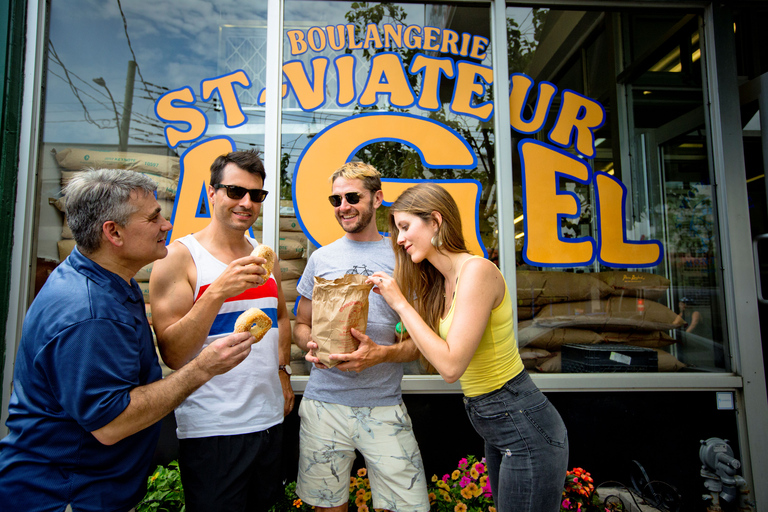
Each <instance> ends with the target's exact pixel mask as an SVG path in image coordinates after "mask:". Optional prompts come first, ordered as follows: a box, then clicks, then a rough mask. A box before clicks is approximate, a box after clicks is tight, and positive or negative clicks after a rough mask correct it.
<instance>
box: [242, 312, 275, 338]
mask: <svg viewBox="0 0 768 512" xmlns="http://www.w3.org/2000/svg"><path fill="white" fill-rule="evenodd" d="M271 328H272V320H271V319H270V318H269V317H268V316H267V314H266V313H264V312H263V311H262V310H260V309H259V308H251V309H248V310H246V311H244V312H243V313H242V314H241V315H240V316H239V317H237V321H236V322H235V332H248V331H250V333H251V334H252V335H253V337H254V338H256V341H255V342H254V343H256V342H259V341H261V338H263V337H264V335H265V334H267V332H268V331H269V330H270V329H271Z"/></svg>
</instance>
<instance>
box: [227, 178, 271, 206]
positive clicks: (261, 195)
mask: <svg viewBox="0 0 768 512" xmlns="http://www.w3.org/2000/svg"><path fill="white" fill-rule="evenodd" d="M213 188H215V189H219V188H225V189H227V197H228V198H230V199H242V198H243V197H244V196H245V193H246V192H248V194H250V196H251V201H253V202H254V203H261V202H263V201H264V199H266V197H267V194H269V192H268V191H266V190H262V189H260V188H244V187H238V186H237V185H222V184H221V183H219V184H218V185H214V186H213Z"/></svg>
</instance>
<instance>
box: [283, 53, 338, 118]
mask: <svg viewBox="0 0 768 512" xmlns="http://www.w3.org/2000/svg"><path fill="white" fill-rule="evenodd" d="M327 69H328V59H327V58H326V57H316V58H314V59H312V76H313V77H314V80H313V82H312V83H310V82H309V77H308V76H307V73H306V71H305V70H304V64H302V62H301V61H298V60H295V61H292V62H286V63H285V64H283V73H285V76H286V77H287V78H288V81H289V82H290V83H291V87H292V88H293V92H294V93H295V94H296V99H297V100H298V102H299V106H300V107H301V109H302V110H306V111H312V110H314V109H316V108H318V107H320V106H322V105H323V104H324V103H325V73H326V70H327Z"/></svg>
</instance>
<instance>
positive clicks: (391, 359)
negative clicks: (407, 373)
mask: <svg viewBox="0 0 768 512" xmlns="http://www.w3.org/2000/svg"><path fill="white" fill-rule="evenodd" d="M382 348H384V349H385V350H386V352H385V360H384V361H385V362H388V363H409V362H411V361H415V360H416V359H418V358H419V356H420V355H421V353H420V352H419V349H418V348H416V344H415V343H414V342H413V340H412V339H411V338H410V337H409V338H406V339H404V340H403V341H401V342H399V343H395V344H394V345H386V346H383V345H382Z"/></svg>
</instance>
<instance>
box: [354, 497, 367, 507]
mask: <svg viewBox="0 0 768 512" xmlns="http://www.w3.org/2000/svg"><path fill="white" fill-rule="evenodd" d="M355 505H357V506H358V508H359V507H362V506H363V505H365V498H363V497H362V496H358V497H357V499H356V500H355Z"/></svg>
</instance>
